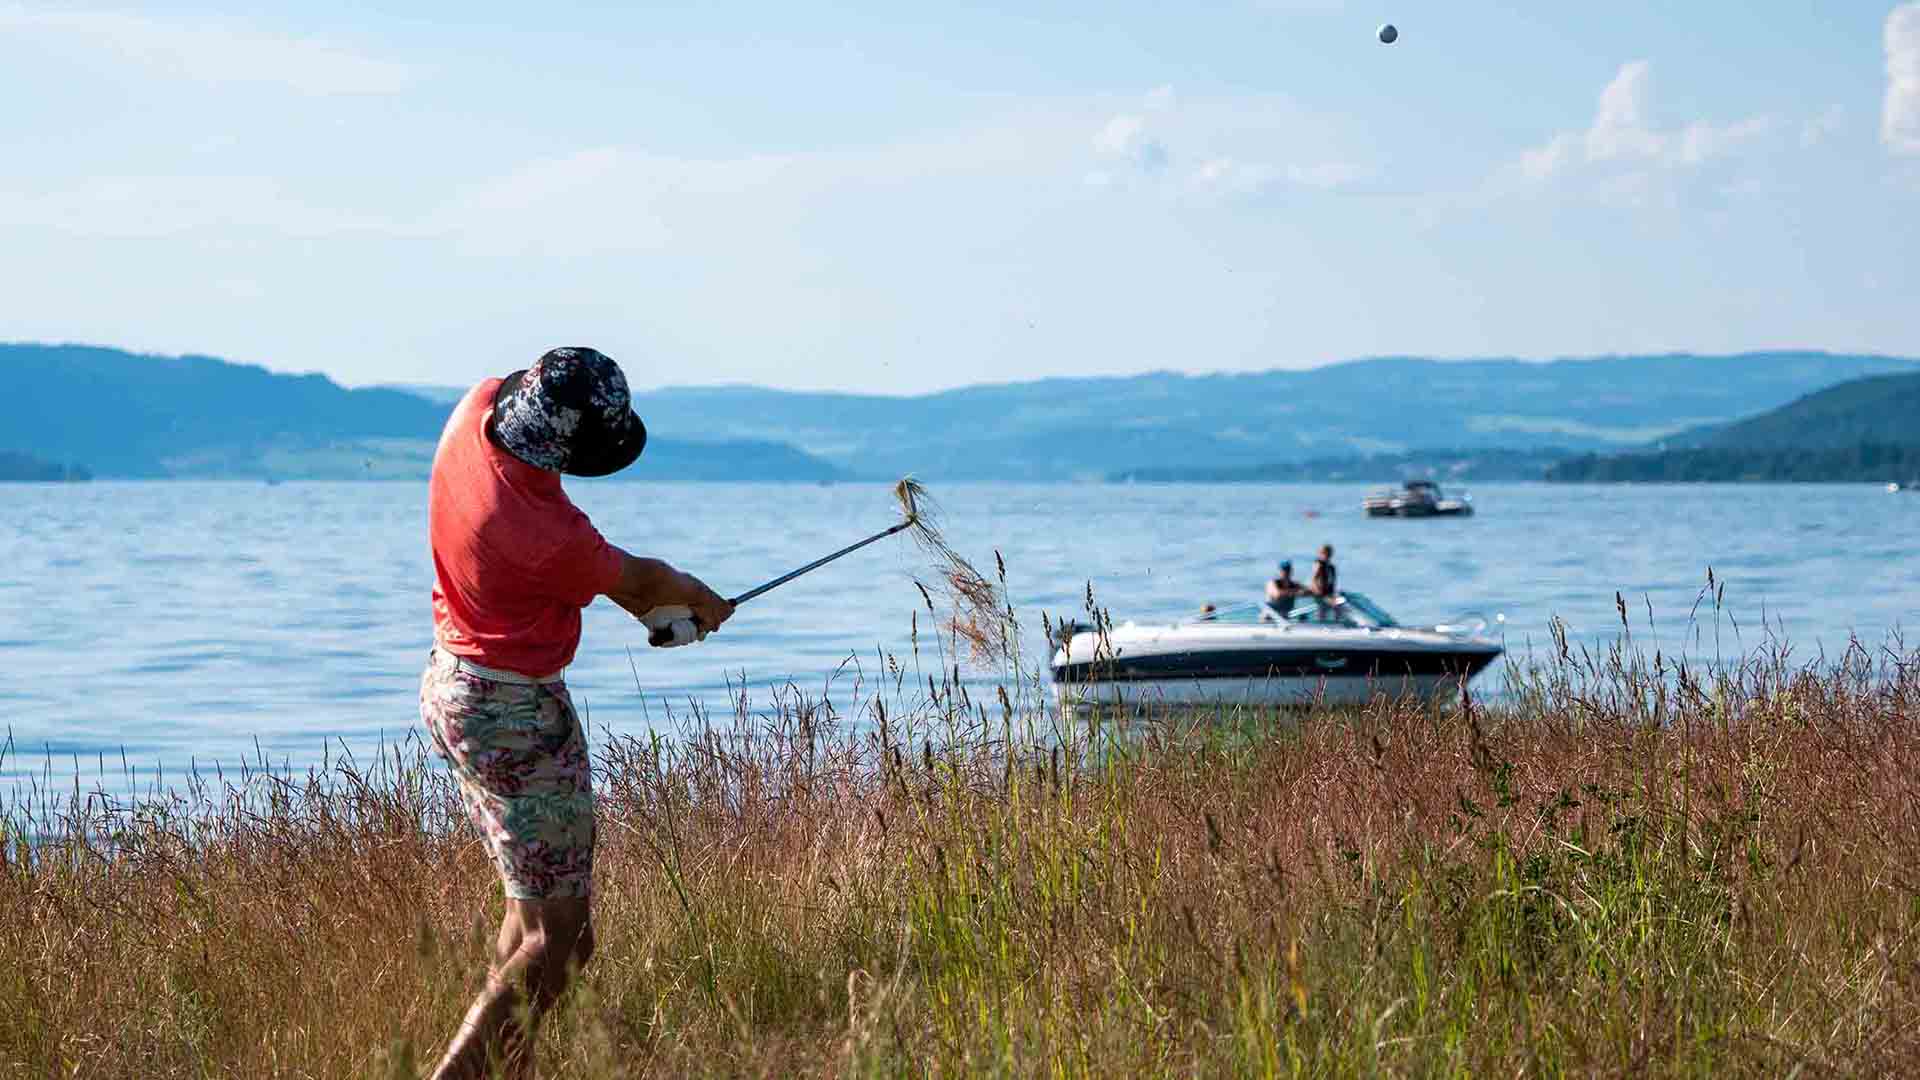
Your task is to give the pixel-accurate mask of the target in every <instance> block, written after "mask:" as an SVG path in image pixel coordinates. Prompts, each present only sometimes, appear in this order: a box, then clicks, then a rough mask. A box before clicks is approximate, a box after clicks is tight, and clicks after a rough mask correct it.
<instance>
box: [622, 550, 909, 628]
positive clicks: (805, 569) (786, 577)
mask: <svg viewBox="0 0 1920 1080" xmlns="http://www.w3.org/2000/svg"><path fill="white" fill-rule="evenodd" d="M912 524H913V522H912V521H911V520H908V521H902V522H900V523H899V524H898V525H894V526H891V527H889V528H885V529H882V530H880V531H879V532H877V533H874V534H873V535H872V536H869V537H867V538H866V539H864V540H856V541H854V542H853V543H851V544H848V545H847V546H846V547H843V548H841V549H840V550H839V551H836V552H834V553H833V554H831V555H828V556H826V557H824V558H819V559H815V560H813V561H812V562H810V563H808V564H807V565H805V566H802V567H800V568H799V569H798V570H790V571H788V572H787V573H784V574H781V575H780V576H779V577H777V578H774V579H773V580H772V581H769V582H766V583H765V584H762V585H756V586H754V587H753V588H751V589H748V590H747V591H746V592H743V593H741V594H740V595H739V596H736V597H734V598H733V599H731V600H729V601H727V602H728V603H730V604H732V605H733V606H735V607H739V606H740V605H741V604H744V603H746V602H747V601H749V600H751V599H753V598H754V597H756V596H759V595H760V594H761V593H764V592H769V591H771V590H773V589H777V588H779V587H780V586H782V585H785V584H786V583H787V582H789V581H792V580H793V579H794V578H797V577H799V576H800V575H802V574H810V573H812V572H813V571H815V570H818V569H820V568H821V567H823V566H825V565H827V564H828V563H830V562H832V561H833V560H835V559H838V558H840V557H841V556H844V555H851V554H853V553H854V552H856V551H859V550H860V549H861V548H863V547H866V546H867V545H868V544H872V543H875V542H877V541H880V540H885V539H886V538H887V537H889V536H892V535H893V534H894V533H897V532H900V531H902V530H904V529H906V528H908V527H909V526H911V525H912ZM647 640H648V642H650V643H651V644H654V645H661V644H665V643H666V642H669V641H672V640H673V631H671V630H656V631H654V632H653V633H651V634H649V635H648V636H647Z"/></svg>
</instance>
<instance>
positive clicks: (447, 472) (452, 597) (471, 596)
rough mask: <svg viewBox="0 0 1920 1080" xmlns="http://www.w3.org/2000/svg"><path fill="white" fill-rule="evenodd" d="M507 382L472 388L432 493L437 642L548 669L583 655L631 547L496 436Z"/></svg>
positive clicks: (526, 671) (446, 434) (527, 668)
mask: <svg viewBox="0 0 1920 1080" xmlns="http://www.w3.org/2000/svg"><path fill="white" fill-rule="evenodd" d="M499 389H500V380H499V379H488V380H486V381H485V382H482V383H481V384H480V385H479V386H476V387H474V388H473V389H472V390H469V391H468V392H467V396H466V397H464V398H462V399H460V404H459V405H457V406H455V408H454V410H453V415H452V416H451V417H449V418H448V420H447V427H446V430H445V431H443V432H441V433H440V448H439V449H438V450H436V451H435V452H434V455H433V479H432V480H431V481H430V482H429V483H428V488H427V532H428V534H429V536H430V538H431V542H432V545H433V577H434V581H433V637H434V642H435V644H437V645H438V646H439V647H440V648H441V649H444V650H446V651H447V652H450V653H452V654H453V655H455V656H463V657H466V658H467V659H469V660H472V661H473V662H474V663H476V664H480V665H482V666H484V667H493V668H501V669H504V670H506V671H517V672H519V673H521V674H523V675H531V676H542V675H550V674H552V673H553V672H556V671H559V670H560V669H561V668H563V667H566V666H567V665H568V664H569V663H571V662H572V661H573V653H574V650H575V649H576V648H578V647H579V645H580V609H581V608H583V607H586V606H587V605H588V604H591V603H593V598H594V597H595V596H598V595H599V594H601V593H604V592H609V591H611V590H612V589H613V588H614V587H615V586H616V585H617V584H618V582H619V581H620V568H621V564H622V562H623V561H624V560H625V558H626V554H625V552H622V551H621V550H620V549H619V548H617V547H614V546H613V545H612V544H609V543H607V541H606V538H605V537H602V536H601V535H600V530H598V529H596V528H594V527H593V523H592V522H591V521H588V520H587V515H586V514H584V513H582V512H581V511H580V508H579V507H577V506H575V505H573V502H572V500H570V499H568V498H567V493H566V492H565V491H562V490H561V489H560V474H559V473H556V472H550V471H548V470H546V469H537V468H534V467H533V466H532V465H529V464H527V463H526V462H524V461H521V460H520V459H519V458H516V457H514V456H513V455H512V454H509V453H507V452H506V451H505V450H502V449H500V448H499V447H497V446H495V445H493V443H492V441H491V440H489V439H488V438H487V434H486V430H487V420H488V418H490V417H491V416H492V415H493V396H494V394H495V393H496V392H498V390H499Z"/></svg>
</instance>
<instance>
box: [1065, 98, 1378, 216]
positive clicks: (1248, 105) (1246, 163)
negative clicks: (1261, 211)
mask: <svg viewBox="0 0 1920 1080" xmlns="http://www.w3.org/2000/svg"><path fill="white" fill-rule="evenodd" d="M1142 102H1143V104H1142V106H1141V107H1139V108H1137V109H1131V110H1128V111H1124V112H1120V113H1116V114H1114V115H1113V116H1111V117H1110V118H1109V119H1108V120H1107V121H1106V123H1105V124H1104V125H1102V126H1101V127H1100V129H1099V130H1098V131H1096V132H1095V133H1094V135H1093V149H1094V152H1095V153H1096V154H1097V155H1098V156H1100V157H1101V158H1104V159H1107V160H1105V161H1103V162H1102V163H1101V164H1100V165H1099V166H1098V167H1096V168H1095V169H1094V170H1093V171H1091V172H1089V173H1087V174H1086V177H1085V180H1086V183H1087V184H1088V185H1089V186H1093V187H1118V186H1120V185H1121V184H1122V183H1123V182H1124V181H1125V179H1126V178H1127V172H1128V171H1130V172H1131V173H1133V174H1136V175H1142V176H1147V177H1157V179H1156V180H1155V183H1156V184H1157V185H1159V186H1160V187H1161V188H1162V189H1163V190H1165V191H1168V192H1171V193H1176V194H1177V193H1187V194H1194V195H1202V196H1222V195H1225V196H1257V195H1262V194H1266V193H1269V192H1273V191H1277V190H1281V189H1285V188H1288V187H1303V188H1315V189H1319V190H1323V191H1325V190H1334V189H1337V188H1343V187H1347V186H1350V185H1351V184H1353V183H1354V182H1356V181H1359V180H1362V179H1366V178H1369V177H1371V176H1372V175H1373V174H1374V170H1373V169H1372V168H1370V167H1368V166H1365V165H1360V164H1356V163H1354V162H1352V161H1350V160H1346V154H1345V147H1344V146H1342V145H1340V144H1341V143H1342V142H1343V141H1344V140H1343V139H1342V138H1340V136H1338V135H1337V134H1335V133H1334V132H1333V131H1332V130H1331V127H1332V125H1329V124H1328V123H1327V122H1326V120H1325V118H1323V117H1318V116H1314V115H1311V114H1307V113H1305V112H1304V111H1302V110H1301V109H1300V108H1299V107H1298V106H1297V105H1295V104H1294V103H1292V102H1291V101H1288V100H1286V99H1284V98H1278V97H1269V98H1247V99H1238V100H1232V101H1202V102H1195V103H1181V102H1180V101H1179V100H1178V99H1177V98H1176V97H1175V95H1174V91H1173V88H1172V87H1171V86H1162V87H1159V88H1158V89H1155V90H1153V91H1152V92H1150V93H1148V94H1146V95H1145V97H1144V98H1143V99H1142ZM1176 146H1178V147H1180V148H1182V150H1181V151H1178V152H1177V151H1176V150H1175V147H1176ZM1188 147H1192V148H1194V151H1195V152H1193V153H1191V154H1189V153H1187V152H1185V149H1184V148H1188ZM1176 158H1177V159H1178V160H1180V161H1182V162H1185V161H1189V160H1192V161H1197V162H1198V163H1197V164H1195V165H1193V166H1191V167H1184V166H1183V167H1182V168H1180V169H1179V170H1177V171H1176V170H1174V169H1173V165H1174V162H1175V160H1176ZM1116 162H1118V163H1124V164H1126V165H1129V166H1131V170H1128V171H1116V170H1115V168H1114V165H1115V163H1116Z"/></svg>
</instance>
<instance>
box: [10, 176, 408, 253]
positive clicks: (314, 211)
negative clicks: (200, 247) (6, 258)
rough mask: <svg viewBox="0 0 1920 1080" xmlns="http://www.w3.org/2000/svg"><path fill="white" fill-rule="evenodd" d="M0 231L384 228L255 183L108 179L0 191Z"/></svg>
mask: <svg viewBox="0 0 1920 1080" xmlns="http://www.w3.org/2000/svg"><path fill="white" fill-rule="evenodd" d="M0 226H7V227H14V228H36V229H48V230H51V231H53V232H56V233H60V234H62V235H66V236H77V237H95V238H154V237H166V236H178V235H181V234H184V233H190V232H198V231H202V230H207V229H235V228H237V229H258V230H262V231H267V232H272V233H274V234H277V235H280V236H291V237H318V236H327V235H333V234H337V233H342V232H351V231H366V230H376V229H381V228H383V226H382V225H381V224H380V223H379V222H377V221H374V220H372V219H369V218H366V217H363V216H359V215H355V214H350V213H345V212H342V211H338V210H332V209H327V208H324V207H318V206H314V205H311V204H309V203H307V202H305V201H303V200H301V199H300V198H298V197H296V196H294V195H292V194H290V193H289V192H288V191H286V190H285V188H284V187H283V186H282V185H281V184H280V183H279V182H278V181H276V180H273V179H270V178H266V177H258V176H112V177H95V178H91V179H87V180H84V181H80V182H77V183H74V184H71V185H68V186H65V187H61V188H57V189H53V190H47V191H39V192H33V191H7V190H5V189H0Z"/></svg>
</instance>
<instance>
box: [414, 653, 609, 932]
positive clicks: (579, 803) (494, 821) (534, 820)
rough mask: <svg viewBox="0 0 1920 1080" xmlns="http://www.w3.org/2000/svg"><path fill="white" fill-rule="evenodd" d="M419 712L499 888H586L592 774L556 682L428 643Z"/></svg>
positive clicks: (589, 885) (523, 894)
mask: <svg viewBox="0 0 1920 1080" xmlns="http://www.w3.org/2000/svg"><path fill="white" fill-rule="evenodd" d="M420 718H421V720H422V721H424V722H425V724H426V727H427V733H428V735H430V736H431V737H432V739H433V746H434V750H435V752H436V753H438V754H439V755H440V756H441V757H443V758H445V759H446V761H447V764H448V766H449V767H450V768H451V769H452V770H453V774H454V776H455V777H457V778H458V779H459V783H460V797H461V801H462V802H463V803H465V804H466V808H467V815H468V816H469V817H470V818H472V819H473V823H474V825H475V826H476V827H477V828H478V829H479V830H480V834H481V836H482V837H484V838H485V840H486V844H487V851H488V852H489V853H490V854H492V856H493V861H494V865H495V866H496V867H497V868H498V869H499V871H500V880H501V881H502V883H503V884H504V885H505V886H506V893H507V896H508V897H510V898H512V899H515V900H547V899H554V898H559V897H584V896H588V895H591V894H592V891H593V838H594V824H593V775H592V768H591V762H590V761H589V759H588V756H587V742H586V736H585V735H584V734H583V733H582V732H581V730H580V720H579V717H578V716H577V715H576V714H575V713H574V711H573V700H572V699H571V698H569V697H568V696H567V687H566V684H565V683H558V682H556V683H546V684H539V685H536V684H528V683H519V682H506V681H501V680H496V679H490V678H484V677H482V676H480V675H477V674H475V673H473V672H471V671H467V670H463V669H462V668H460V667H459V666H458V665H457V664H456V662H455V660H454V658H453V657H452V656H450V655H448V654H446V653H444V652H441V651H440V650H438V649H436V650H434V653H433V657H432V659H430V660H429V661H428V662H427V670H426V673H425V674H424V675H422V676H421V678H420Z"/></svg>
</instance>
